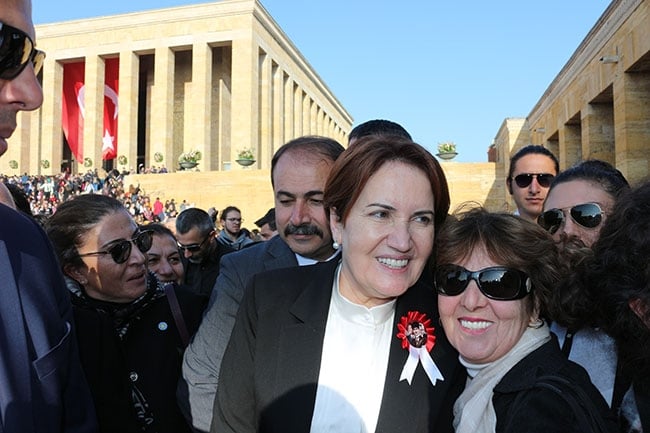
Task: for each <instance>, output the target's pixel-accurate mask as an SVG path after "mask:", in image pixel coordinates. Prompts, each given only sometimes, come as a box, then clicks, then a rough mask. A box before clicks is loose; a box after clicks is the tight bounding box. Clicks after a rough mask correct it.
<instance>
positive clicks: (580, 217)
mask: <svg viewBox="0 0 650 433" xmlns="http://www.w3.org/2000/svg"><path fill="white" fill-rule="evenodd" d="M567 209H568V210H569V215H571V219H573V221H575V222H576V223H577V224H580V225H581V226H582V227H586V228H588V229H593V228H595V227H598V226H599V225H600V223H601V222H602V221H603V213H604V212H603V210H602V209H601V208H600V206H599V205H598V204H596V203H583V204H578V205H575V206H573V207H571V208H563V209H549V210H547V211H546V212H542V214H541V215H540V216H539V217H537V224H539V225H540V226H542V227H543V228H544V230H546V231H548V232H549V233H550V234H553V233H555V232H556V231H558V229H559V228H560V227H561V226H562V224H563V223H564V219H565V218H566V216H565V211H566V210H567Z"/></svg>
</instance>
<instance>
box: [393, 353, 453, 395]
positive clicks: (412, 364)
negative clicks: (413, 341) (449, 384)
mask: <svg viewBox="0 0 650 433" xmlns="http://www.w3.org/2000/svg"><path fill="white" fill-rule="evenodd" d="M418 361H419V362H420V363H422V368H424V372H425V373H426V374H427V376H428V377H429V380H430V381H431V384H432V385H433V386H436V382H437V381H438V380H445V378H444V377H442V373H440V370H438V366H437V365H436V363H435V362H433V359H431V355H429V352H428V351H427V348H426V345H425V346H422V347H420V348H416V347H413V346H412V345H410V344H409V357H408V359H407V360H406V362H405V363H404V368H403V369H402V375H401V376H400V378H399V380H400V382H401V381H402V380H404V379H406V380H407V381H408V383H409V385H410V384H411V381H412V380H413V375H414V374H415V369H416V368H417V367H418Z"/></svg>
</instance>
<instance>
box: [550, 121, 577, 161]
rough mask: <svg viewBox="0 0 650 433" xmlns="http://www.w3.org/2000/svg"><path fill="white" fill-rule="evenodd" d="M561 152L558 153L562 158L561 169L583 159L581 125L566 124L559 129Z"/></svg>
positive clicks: (558, 156) (559, 157)
mask: <svg viewBox="0 0 650 433" xmlns="http://www.w3.org/2000/svg"><path fill="white" fill-rule="evenodd" d="M558 137H559V141H560V152H559V155H556V156H557V158H558V159H559V160H560V169H562V170H563V169H565V168H567V167H571V166H572V165H573V164H575V163H576V162H578V161H580V160H581V159H582V136H581V128H580V125H578V124H575V123H571V124H567V125H564V126H563V127H561V128H560V129H559V131H558Z"/></svg>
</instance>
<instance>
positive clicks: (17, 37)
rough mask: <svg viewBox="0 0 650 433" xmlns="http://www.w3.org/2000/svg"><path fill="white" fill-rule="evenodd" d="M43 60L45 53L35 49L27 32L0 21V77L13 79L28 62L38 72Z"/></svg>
mask: <svg viewBox="0 0 650 433" xmlns="http://www.w3.org/2000/svg"><path fill="white" fill-rule="evenodd" d="M43 60H45V53H44V52H43V51H41V50H37V49H36V47H35V46H34V41H32V38H30V37H29V35H28V34H27V33H25V32H23V31H22V30H20V29H17V28H15V27H12V26H10V25H8V24H5V23H3V22H0V79H3V80H13V79H14V78H16V77H17V76H18V75H19V74H20V73H21V72H22V71H23V69H25V67H26V66H27V65H28V64H29V63H30V62H31V63H32V64H33V65H34V73H35V74H38V72H39V71H40V70H41V67H42V66H43Z"/></svg>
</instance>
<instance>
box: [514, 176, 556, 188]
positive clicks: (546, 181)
mask: <svg viewBox="0 0 650 433" xmlns="http://www.w3.org/2000/svg"><path fill="white" fill-rule="evenodd" d="M533 178H536V179H537V183H538V184H539V186H541V187H542V188H548V187H549V186H551V182H553V179H555V176H554V175H552V174H550V173H522V174H518V175H517V176H515V177H513V179H514V180H515V183H516V184H517V186H518V187H519V188H528V186H529V185H530V184H531V183H532V182H533Z"/></svg>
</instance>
